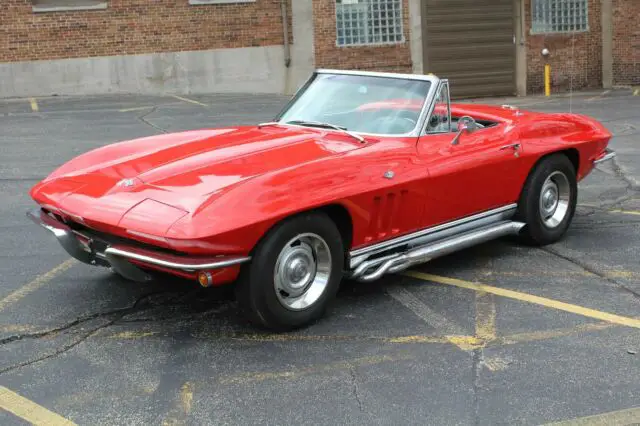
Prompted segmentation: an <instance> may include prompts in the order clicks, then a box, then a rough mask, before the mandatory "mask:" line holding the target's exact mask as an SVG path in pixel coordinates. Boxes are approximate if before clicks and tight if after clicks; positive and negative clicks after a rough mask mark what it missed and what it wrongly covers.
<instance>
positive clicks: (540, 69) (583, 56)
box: [525, 0, 637, 94]
mask: <svg viewBox="0 0 640 426" xmlns="http://www.w3.org/2000/svg"><path fill="white" fill-rule="evenodd" d="M618 1H619V2H629V0H618ZM631 2H637V0H631ZM525 31H526V33H525V34H526V36H527V93H529V94H541V93H544V64H545V59H544V58H543V57H542V55H541V51H542V49H543V48H545V47H546V48H547V49H549V50H550V52H551V54H550V55H549V63H550V65H551V75H552V92H564V91H568V90H569V88H570V86H571V85H572V86H573V90H579V89H585V88H598V87H602V18H601V9H600V0H589V31H588V32H577V33H569V34H531V0H525ZM571 83H572V84H571Z"/></svg>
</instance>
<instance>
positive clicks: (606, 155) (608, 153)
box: [593, 148, 616, 165]
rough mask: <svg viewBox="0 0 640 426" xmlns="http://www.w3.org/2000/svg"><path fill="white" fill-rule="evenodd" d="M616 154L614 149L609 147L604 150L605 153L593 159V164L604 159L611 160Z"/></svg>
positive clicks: (602, 161)
mask: <svg viewBox="0 0 640 426" xmlns="http://www.w3.org/2000/svg"><path fill="white" fill-rule="evenodd" d="M615 156H616V152H615V151H614V150H612V149H611V148H607V149H606V150H605V153H604V155H603V156H602V157H600V158H597V159H596V160H594V161H593V164H595V165H598V164H601V163H604V162H605V161H609V160H613V158H614V157H615Z"/></svg>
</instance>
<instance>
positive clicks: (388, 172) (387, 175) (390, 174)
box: [383, 170, 396, 179]
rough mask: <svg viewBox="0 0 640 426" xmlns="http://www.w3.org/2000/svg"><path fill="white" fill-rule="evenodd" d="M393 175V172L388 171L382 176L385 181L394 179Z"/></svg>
mask: <svg viewBox="0 0 640 426" xmlns="http://www.w3.org/2000/svg"><path fill="white" fill-rule="evenodd" d="M395 175H396V174H395V173H393V171H391V170H388V171H387V172H385V174H384V175H383V176H384V177H385V178H386V179H393V177H394V176H395Z"/></svg>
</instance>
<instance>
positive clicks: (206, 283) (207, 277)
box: [198, 272, 213, 287]
mask: <svg viewBox="0 0 640 426" xmlns="http://www.w3.org/2000/svg"><path fill="white" fill-rule="evenodd" d="M198 282H199V283H200V285H201V286H202V287H210V286H211V285H213V277H212V276H211V273H210V272H199V273H198Z"/></svg>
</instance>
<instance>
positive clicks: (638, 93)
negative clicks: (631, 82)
mask: <svg viewBox="0 0 640 426" xmlns="http://www.w3.org/2000/svg"><path fill="white" fill-rule="evenodd" d="M633 96H640V88H638V89H636V90H634V91H633Z"/></svg>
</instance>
